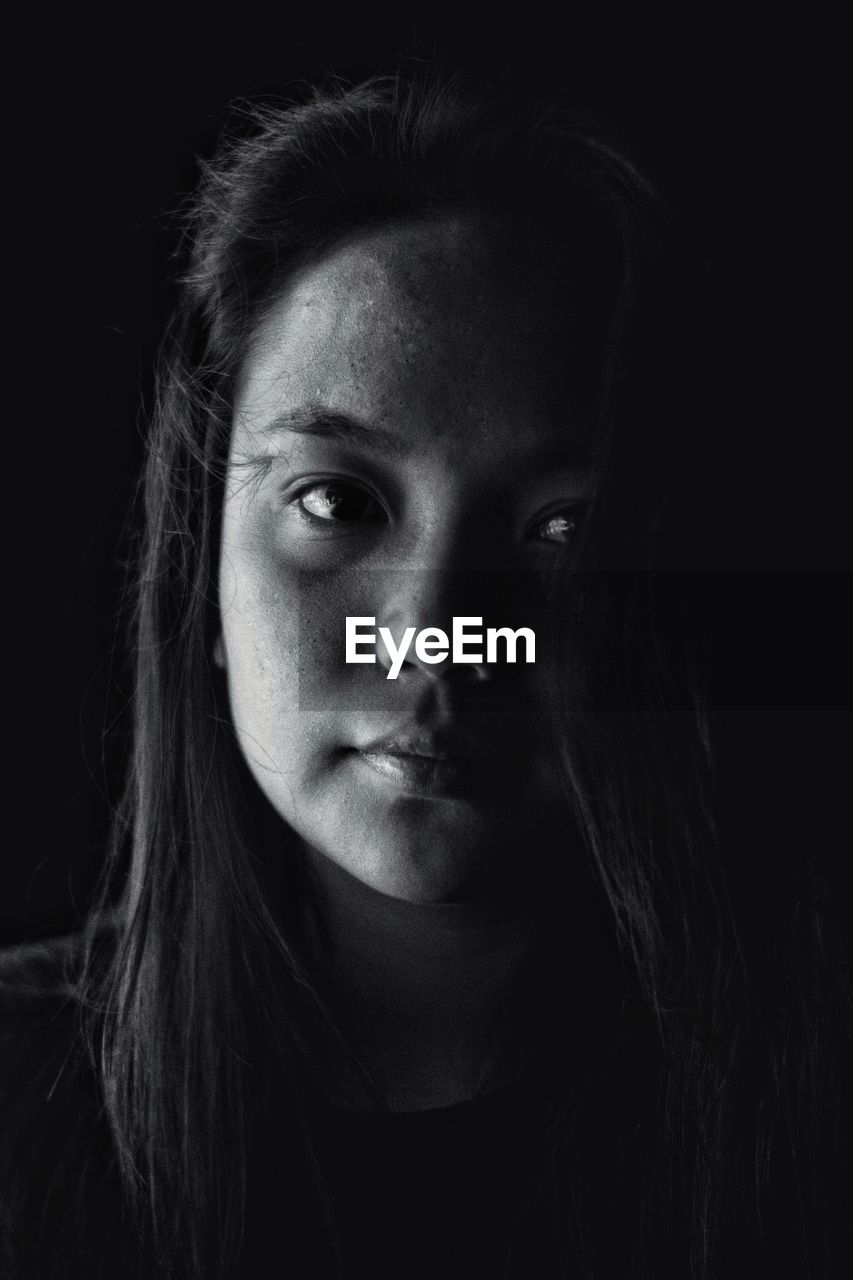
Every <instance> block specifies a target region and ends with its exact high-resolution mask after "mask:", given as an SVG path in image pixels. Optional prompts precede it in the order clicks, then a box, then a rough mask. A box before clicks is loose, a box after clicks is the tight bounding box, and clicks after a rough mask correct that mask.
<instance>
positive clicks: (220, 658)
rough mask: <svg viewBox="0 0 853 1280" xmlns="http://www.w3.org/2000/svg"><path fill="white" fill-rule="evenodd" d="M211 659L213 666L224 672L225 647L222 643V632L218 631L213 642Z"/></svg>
mask: <svg viewBox="0 0 853 1280" xmlns="http://www.w3.org/2000/svg"><path fill="white" fill-rule="evenodd" d="M212 657H213V662H214V665H215V666H217V667H221V668H222V670H223V671H224V670H225V645H224V644H223V641H222V632H221V631H220V632H219V634H218V635H217V637H216V639H215V640H214V642H213V650H212Z"/></svg>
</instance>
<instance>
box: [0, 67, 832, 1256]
mask: <svg viewBox="0 0 853 1280" xmlns="http://www.w3.org/2000/svg"><path fill="white" fill-rule="evenodd" d="M662 222H663V220H662V216H661V213H660V209H659V205H658V201H657V199H656V197H655V195H654V193H653V191H652V190H651V188H650V186H649V184H648V183H647V182H646V181H645V179H644V178H643V177H642V176H641V175H640V174H639V173H638V172H637V171H636V169H635V168H634V167H633V166H632V164H631V163H630V162H629V161H628V160H627V159H626V158H625V157H624V156H623V155H622V154H621V153H620V151H619V150H618V148H617V147H616V146H615V145H614V144H613V142H612V141H611V140H610V139H608V138H607V137H606V135H605V134H604V132H603V131H602V130H601V129H600V128H599V127H598V126H597V125H596V124H595V123H594V122H593V121H591V120H589V119H587V118H586V117H585V116H583V115H580V114H572V113H569V112H566V111H564V110H562V109H560V108H556V107H553V106H551V107H550V108H549V109H547V110H546V109H544V108H543V107H542V106H541V105H539V104H527V105H525V104H520V103H518V102H509V103H508V102H507V101H506V100H505V99H504V98H503V97H502V96H501V95H500V94H498V93H496V92H493V91H487V90H484V89H480V88H475V87H471V86H468V85H466V84H465V83H463V82H460V81H458V80H454V79H452V78H447V77H442V76H440V75H432V74H427V75H422V76H419V77H415V78H411V77H408V76H406V75H404V74H400V75H397V76H393V77H390V78H388V79H384V80H380V81H375V82H371V83H368V84H366V85H363V86H360V87H358V88H356V89H353V90H350V91H340V90H334V91H331V92H318V93H317V94H316V95H315V96H314V97H313V98H311V99H310V100H308V101H305V102H303V103H301V104H299V105H295V106H291V107H287V108H281V107H278V106H276V107H264V108H259V109H258V110H256V111H252V112H251V113H250V114H249V116H248V117H246V118H243V119H242V120H241V121H240V127H239V130H238V131H237V132H235V134H234V135H233V136H232V137H230V138H229V139H228V140H227V141H226V142H225V143H224V145H223V147H222V149H221V150H220V153H219V155H218V156H217V157H216V159H215V160H214V161H213V163H212V164H211V165H210V166H209V167H207V168H206V170H205V174H204V180H203V183H202V185H201V188H200V191H199V194H198V196H197V199H196V201H195V203H194V205H193V208H192V212H191V216H190V218H189V221H188V228H187V266H186V271H185V274H184V283H183V294H182V299H181V304H180V307H179V310H178V312H177V314H176V317H175V320H174V324H173V327H172V329H171V332H170V334H169V338H168V343H167V346H166V348H165V354H164V360H163V364H162V368H161V371H160V383H159V386H160V394H159V399H158V404H157V411H156V415H155V421H154V424H153V430H152V434H151V438H150V442H149V448H148V457H147V467H146V475H145V481H144V500H145V534H144V540H143V545H142V548H141V551H140V555H139V572H138V585H137V593H136V607H135V613H134V643H135V651H136V655H137V659H136V661H137V668H136V670H137V678H136V694H135V705H134V712H135V746H134V755H133V761H132V768H131V771H130V781H129V786H128V790H127V794H126V798H125V801H124V805H123V808H122V811H121V815H120V818H119V820H118V822H117V827H116V836H115V841H114V848H113V853H112V859H111V864H110V869H109V874H108V877H107V879H106V882H105V887H104V893H103V897H102V901H101V904H100V907H99V908H98V910H97V911H96V912H95V913H93V916H92V921H91V927H90V929H89V932H88V936H87V938H86V940H85V946H81V945H80V944H79V942H78V941H77V940H71V941H69V942H68V943H67V944H64V945H63V946H61V947H60V946H58V945H54V946H50V947H46V948H43V949H41V950H40V951H36V952H35V953H30V954H28V955H17V956H12V957H10V958H9V961H8V963H7V966H6V970H7V979H6V983H7V987H8V990H9V1007H10V1009H11V1013H12V1016H11V1018H10V1020H9V1026H10V1027H11V1028H12V1033H13V1034H12V1036H11V1037H10V1038H11V1039H13V1040H14V1041H15V1042H16V1043H20V1044H23V1045H24V1046H25V1052H24V1053H23V1054H19V1055H18V1056H17V1057H16V1056H15V1055H13V1054H12V1053H11V1051H10V1052H9V1053H8V1055H7V1058H8V1061H9V1062H10V1064H11V1065H10V1067H9V1069H8V1071H7V1075H9V1076H10V1077H11V1081H10V1087H9V1090H8V1092H9V1097H10V1098H11V1100H12V1107H13V1110H14V1124H13V1126H12V1134H13V1137H12V1140H11V1142H10V1143H9V1150H10V1153H11V1161H10V1163H11V1166H12V1178H11V1180H10V1185H11V1187H12V1191H11V1193H10V1195H9V1197H8V1205H9V1209H8V1217H9V1226H10V1229H11V1230H10V1238H11V1239H12V1242H13V1243H12V1245H11V1260H12V1265H13V1267H17V1269H18V1272H19V1273H20V1274H22V1275H30V1274H32V1275H42V1274H44V1275H62V1276H65V1275H69V1274H84V1273H85V1274H87V1275H105V1276H106V1275H109V1276H113V1275H135V1274H139V1275H144V1276H149V1275H151V1276H154V1275H176V1276H197V1277H198V1276H200V1277H213V1276H219V1275H222V1276H233V1275H244V1276H259V1275H265V1274H267V1273H268V1271H269V1270H271V1269H272V1267H273V1266H275V1267H276V1268H278V1267H280V1268H281V1269H282V1270H283V1271H285V1272H287V1270H288V1268H289V1274H292V1275H294V1276H300V1277H301V1276H311V1277H314V1276H326V1275H329V1276H336V1275H341V1276H361V1275H384V1274H387V1275H395V1276H398V1275H406V1276H410V1275H442V1276H445V1275H448V1276H449V1275H460V1276H462V1275H464V1276H466V1277H469V1276H477V1275H482V1276H503V1275H509V1276H524V1277H532V1276H536V1277H547V1276H552V1275H553V1276H575V1275H581V1276H594V1277H598V1276H619V1277H623V1276H631V1275H638V1276H655V1277H660V1276H663V1275H673V1276H679V1277H681V1276H691V1277H697V1278H698V1277H710V1276H718V1275H719V1276H729V1275H733V1274H754V1275H758V1274H773V1275H781V1274H796V1275H804V1274H814V1275H819V1274H824V1273H825V1271H822V1270H821V1268H826V1266H827V1265H829V1262H830V1260H831V1258H832V1256H833V1254H832V1250H833V1248H834V1247H835V1243H834V1242H835V1239H836V1237H835V1236H834V1234H833V1232H834V1230H835V1225H834V1224H835V1223H836V1221H837V1219H838V1217H839V1215H840V1213H841V1205H842V1199H841V1196H842V1192H841V1186H842V1184H841V1183H840V1182H835V1181H833V1180H832V1179H831V1178H830V1177H829V1176H828V1171H829V1166H830V1163H831V1161H832V1160H833V1158H834V1155H835V1149H834V1147H833V1143H834V1142H835V1141H836V1139H837V1138H840V1136H841V1135H840V1126H839V1125H838V1124H837V1123H836V1120H837V1115H836V1112H835V1108H836V1107H837V1105H838V1099H837V1093H838V1087H837V1076H836V1075H835V1074H834V1073H835V1072H837V1071H838V1070H839V1069H840V1066H839V1064H838V1062H837V1061H836V1059H835V1058H833V1056H832V1054H831V1053H830V1052H828V1051H825V1044H826V1035H825V1030H824V1029H823V1022H825V1021H827V1020H828V1019H830V1018H832V1017H835V1018H836V1019H838V1018H840V1016H841V1015H840V1012H839V1008H840V1006H839V1007H836V1006H835V1005H834V1004H833V1003H832V1002H833V1001H838V1000H840V999H841V992H842V988H841V985H840V980H839V984H838V985H833V982H834V973H835V970H834V968H833V966H834V965H835V964H836V961H835V959H834V953H833V949H832V948H833V940H832V930H831V920H830V917H829V916H828V914H827V912H826V910H825V908H821V906H820V904H819V903H818V901H817V898H816V896H815V893H814V891H813V890H811V891H810V893H811V896H810V897H808V896H807V897H804V898H803V899H802V906H801V912H800V916H799V919H798V923H797V928H798V930H799V932H798V933H797V935H796V936H793V935H791V936H788V937H786V936H785V935H784V931H780V932H779V933H778V934H773V932H772V930H768V931H767V932H768V936H770V937H771V950H767V948H766V947H764V944H765V942H766V938H765V937H764V936H763V935H762V936H759V935H760V930H758V929H755V928H753V929H752V932H750V927H751V925H754V924H755V921H756V913H755V911H754V910H753V911H752V912H750V911H749V910H746V911H745V912H741V913H740V914H739V904H738V901H737V899H736V898H734V899H733V897H732V894H731V883H730V877H729V873H728V871H727V861H726V854H725V850H724V849H723V847H722V842H721V840H720V836H719V830H718V825H719V824H718V821H717V814H716V810H715V804H716V802H717V797H716V794H715V789H714V785H713V759H714V757H713V744H712V742H711V741H710V738H709V717H708V711H707V705H706V696H705V693H704V691H703V687H702V682H701V664H700V663H699V660H698V656H697V655H698V649H697V646H696V644H695V643H694V641H695V639H696V636H695V635H694V634H693V631H694V629H695V627H694V621H693V613H692V612H691V609H690V608H687V609H685V607H684V601H683V600H682V599H680V598H676V599H669V598H667V596H666V595H665V594H662V590H661V588H662V576H661V575H658V574H657V573H656V570H657V569H659V568H660V567H662V566H664V565H667V566H669V567H672V566H673V565H676V564H678V563H679V561H678V558H677V556H676V547H677V546H679V543H678V540H679V539H681V538H683V537H684V528H683V526H682V525H677V526H676V527H675V528H674V527H673V521H672V517H671V515H670V514H669V513H670V511H671V509H672V506H673V496H672V489H671V487H670V486H671V484H672V483H673V482H677V483H678V485H679V486H680V487H681V491H680V494H679V495H678V500H679V501H680V502H681V504H682V507H683V508H687V507H688V506H689V505H690V503H689V500H688V499H689V495H690V494H691V492H692V490H691V488H690V486H691V484H692V483H693V481H691V479H690V470H689V467H688V466H687V454H688V451H689V449H690V448H692V447H693V444H694V443H695V442H694V441H689V442H688V444H687V447H685V441H684V434H685V433H684V430H683V420H682V419H681V418H680V417H679V409H680V408H682V407H683V404H684V403H685V392H686V389H687V387H688V385H689V379H690V376H691V375H690V368H689V365H688V364H687V363H685V355H686V347H685V346H684V345H683V344H682V345H681V346H679V345H678V342H677V335H678V330H679V326H680V324H681V321H682V316H681V314H680V313H679V312H678V311H677V301H678V294H677V290H676V285H677V283H678V273H677V271H675V270H674V269H673V264H672V263H671V262H670V260H669V259H668V257H667V251H666V247H665V245H666V240H665V236H664V234H663V227H662ZM685 494H686V495H687V498H686V497H685ZM680 554H681V555H682V557H683V563H685V564H689V558H688V556H687V554H686V553H685V552H684V551H683V547H681V548H680ZM679 581H680V580H679ZM352 619H355V620H356V622H357V623H358V624H359V625H360V626H361V629H362V631H361V634H362V641H363V643H362V646H361V649H360V654H361V656H362V657H365V656H366V658H367V659H368V660H367V661H357V660H352V655H349V656H348V654H347V650H346V647H345V636H346V632H347V625H348V620H352ZM460 619H462V620H467V621H468V623H469V624H470V625H469V632H473V633H476V632H478V631H479V632H482V633H485V631H486V629H487V628H488V627H490V626H492V627H495V628H500V627H506V628H509V629H510V630H511V631H513V632H519V638H518V642H517V645H516V652H515V661H512V660H511V657H510V647H509V644H508V643H507V644H506V647H504V642H505V638H504V639H503V640H501V641H500V642H498V643H497V644H496V647H495V649H494V650H492V651H491V657H490V656H489V654H490V651H489V650H488V648H487V647H486V646H485V644H484V643H482V644H479V645H478V644H477V642H476V641H475V642H473V643H472V642H471V641H470V640H469V641H468V644H467V647H464V648H462V649H461V650H456V651H454V652H452V653H449V654H444V653H443V652H440V651H441V650H442V644H441V632H444V633H445V634H446V635H447V637H448V638H449V637H450V636H451V634H452V632H453V627H454V620H456V621H457V622H458V620H460ZM522 631H527V632H529V633H531V634H532V636H533V637H534V647H533V655H534V660H533V661H532V662H531V661H529V658H530V654H531V649H530V647H528V648H527V651H526V654H525V653H524V645H523V641H524V636H523V634H522ZM407 634H408V635H409V645H408V648H405V649H404V645H403V642H404V639H405V637H406V635H407ZM365 637H366V639H365ZM429 642H431V645H430V643H429ZM524 657H527V658H528V660H527V661H525V660H524ZM437 658H438V659H439V660H436V659H437ZM371 659H372V660H371ZM782 914H784V913H782ZM780 918H781V916H780ZM773 946H775V947H777V948H779V949H780V950H779V951H778V952H777V954H782V955H790V956H793V957H794V959H795V961H796V965H795V978H792V979H791V981H790V983H789V985H788V986H785V983H784V982H782V983H780V984H779V985H778V986H777V987H773V985H772V983H770V982H769V981H768V982H767V984H766V986H765V987H762V981H764V979H765V978H766V977H767V975H766V974H765V973H764V969H763V967H762V966H763V965H765V964H766V962H767V961H768V958H769V957H770V955H771V954H772V947H773ZM763 947H764V949H762V948H763ZM785 948H787V950H785ZM780 991H781V993H782V994H781V995H780ZM768 993H769V994H768ZM794 1082H797V1088H798V1089H799V1094H798V1095H797V1096H795V1095H794V1093H793V1092H792V1089H793V1084H794ZM828 1120H830V1121H831V1123H829V1124H828V1123H827V1121H828ZM838 1149H839V1152H840V1150H841V1144H840V1142H839V1144H838ZM833 1197H836V1198H835V1200H834V1201H833ZM809 1268H811V1270H809Z"/></svg>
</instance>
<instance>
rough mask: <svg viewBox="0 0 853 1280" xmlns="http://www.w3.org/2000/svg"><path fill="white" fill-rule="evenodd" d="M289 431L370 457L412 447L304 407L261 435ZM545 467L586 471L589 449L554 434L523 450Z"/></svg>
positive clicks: (357, 422)
mask: <svg viewBox="0 0 853 1280" xmlns="http://www.w3.org/2000/svg"><path fill="white" fill-rule="evenodd" d="M282 431H289V432H292V433H293V434H294V435H304V436H315V437H318V438H320V439H323V440H337V441H340V442H341V443H342V444H355V445H357V446H360V447H361V448H364V449H367V450H369V451H371V452H373V453H384V454H392V455H393V456H394V457H397V458H404V457H408V456H409V455H410V454H411V452H412V446H411V444H409V443H408V442H406V441H405V440H403V439H402V438H401V437H400V436H399V435H398V434H397V432H396V431H389V430H388V428H387V427H380V426H377V425H375V424H372V425H368V424H367V423H366V422H363V421H362V420H361V419H360V418H356V417H353V416H352V415H351V414H349V413H343V412H341V411H338V410H331V409H324V408H322V407H320V406H319V405H306V406H304V407H302V408H299V409H288V410H285V411H284V412H282V413H279V414H277V415H276V417H275V418H273V420H272V421H271V422H270V423H268V424H267V425H266V426H265V427H264V428H263V429H262V431H261V434H262V435H265V436H273V435H277V434H278V433H279V432H282ZM524 453H526V454H528V455H535V457H536V459H537V461H540V462H542V463H545V464H553V465H556V466H560V465H562V466H563V467H567V468H568V469H569V470H572V471H585V470H587V468H589V467H590V466H591V464H592V461H593V459H592V456H591V454H590V451H589V449H588V448H587V447H586V446H584V445H583V444H582V443H581V442H580V441H578V440H573V439H572V438H571V436H569V435H568V434H565V435H557V434H555V435H554V436H553V437H551V439H549V440H548V441H547V443H546V444H545V445H544V447H539V448H535V449H532V450H529V451H528V450H525V451H524ZM519 456H520V455H519Z"/></svg>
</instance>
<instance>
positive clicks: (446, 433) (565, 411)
mask: <svg viewBox="0 0 853 1280" xmlns="http://www.w3.org/2000/svg"><path fill="white" fill-rule="evenodd" d="M571 304H572V298H571V293H570V289H569V286H568V285H567V283H566V280H565V278H563V277H562V273H561V272H559V271H556V270H555V268H554V266H553V262H549V261H548V259H547V257H546V255H545V254H544V253H541V252H537V251H536V250H535V249H533V248H532V247H530V245H528V244H526V243H525V242H522V240H521V239H520V238H516V239H512V238H509V239H508V238H507V237H506V235H504V236H498V235H497V234H495V233H494V231H493V230H490V229H489V228H488V227H487V226H486V225H485V224H484V223H483V222H481V221H478V220H477V219H475V218H474V217H462V216H459V217H456V216H447V217H445V218H442V219H439V220H436V221H432V222H422V223H411V224H404V223H399V224H392V225H388V226H385V227H382V228H380V229H377V230H372V231H370V232H365V233H363V234H361V235H359V236H356V237H353V238H352V239H351V240H349V241H347V242H344V243H341V244H339V245H338V246H337V247H336V248H334V249H333V250H331V251H330V252H328V253H327V255H326V256H324V257H323V258H321V259H320V260H318V261H316V262H315V263H313V264H312V265H309V266H307V267H304V268H302V269H301V271H300V272H299V273H298V274H297V275H296V276H295V278H293V279H292V280H291V282H290V284H289V286H288V288H287V290H286V292H285V293H284V294H283V295H282V296H281V297H280V298H279V299H278V300H277V301H276V303H275V304H274V305H273V306H271V307H270V308H269V309H268V311H267V313H266V315H265V317H264V318H263V320H262V322H261V323H260V325H259V326H258V328H257V329H256V331H255V334H254V338H253V342H252V344H251V346H250V349H249V354H248V356H247V359H246V360H245V363H244V365H243V368H242V370H241V372H240V376H239V378H238V381H237V387H236V397H235V408H234V422H233V432H232V441H231V451H230V458H229V468H228V477H227V482H226V497H225V506H224V513H223V532H222V553H221V562H220V580H219V596H220V609H221V625H222V633H221V638H220V639H219V640H218V641H217V646H216V659H217V661H218V662H219V664H220V665H222V666H224V668H225V670H226V672H227V680H228V691H229V700H230V706H231V713H232V717H233V721H234V726H235V729H236V733H237V739H238V742H239V744H240V748H241V750H242V752H243V755H244V756H245V759H246V762H247V764H248V766H249V769H250V770H251V772H252V774H253V776H254V778H255V780H256V781H257V783H258V786H259V787H260V788H261V790H262V792H263V793H264V795H265V796H266V797H267V799H268V800H269V802H270V803H271V804H272V806H273V807H274V809H275V810H276V811H277V813H278V814H279V815H280V816H281V818H283V819H284V820H285V822H286V823H287V824H288V826H289V827H290V828H292V830H293V831H294V832H295V833H296V834H297V836H298V837H299V838H300V839H301V840H302V841H303V842H304V846H305V847H306V848H307V849H308V850H309V851H313V852H315V853H316V852H319V853H320V854H323V855H325V856H327V857H328V858H331V859H332V860H334V861H335V862H337V863H339V864H340V865H342V866H343V867H345V868H346V869H347V870H348V871H350V872H351V873H352V874H354V875H356V876H357V877H359V878H360V879H362V880H363V881H365V882H366V883H368V884H370V885H372V886H373V887H374V888H376V889H378V890H380V891H382V892H385V893H388V894H392V895H394V896H396V897H402V898H408V899H411V900H413V901H452V900H455V899H464V898H468V897H472V896H474V897H475V896H478V895H480V894H485V893H488V891H489V886H490V884H491V882H492V881H495V882H497V881H498V880H501V881H502V882H503V883H506V882H507V878H509V881H510V882H511V881H512V880H513V878H514V879H516V880H518V881H519V882H523V881H525V880H526V881H528V882H529V881H531V880H534V881H535V878H536V867H537V861H538V862H539V864H540V865H543V862H542V860H543V859H544V857H545V854H546V851H547V850H548V849H549V848H553V846H554V842H555V840H562V841H563V842H564V841H565V838H566V821H565V815H564V813H563V811H562V808H561V801H560V799H559V788H558V781H557V768H556V763H555V751H554V746H553V740H552V739H553V730H552V726H551V720H550V716H549V695H548V690H549V673H550V672H552V671H553V668H554V663H555V637H554V636H553V635H552V634H551V633H550V632H551V630H552V623H553V617H554V614H553V610H552V609H550V608H549V604H548V596H549V590H550V588H551V587H553V584H554V581H555V576H556V575H557V569H558V564H559V563H560V560H561V557H562V556H564V555H565V548H566V546H570V544H571V541H572V536H573V529H574V527H575V525H576V522H577V520H578V519H579V517H580V513H581V510H582V507H583V504H584V502H585V501H586V500H588V499H589V497H590V496H591V488H592V482H593V475H592V469H591V466H590V465H589V458H588V454H587V448H588V443H589V424H588V421H587V420H586V418H585V415H584V413H583V411H582V409H581V407H580V405H581V402H582V396H581V395H580V385H581V382H582V380H583V379H582V377H581V371H580V370H578V369H577V368H573V360H572V351H573V346H576V345H577V344H576V343H574V340H573V336H572V335H573V331H575V326H576V324H577V320H576V318H575V317H574V316H573V313H572V306H571ZM348 617H350V618H360V619H364V618H371V619H374V622H373V623H362V624H360V630H361V632H362V633H363V634H370V633H373V634H375V635H376V637H377V641H376V644H375V645H373V646H371V645H370V644H363V645H362V646H360V649H359V652H360V653H362V654H367V655H370V654H374V655H375V658H376V661H375V662H374V663H365V662H360V663H353V662H347V661H346V660H345V656H346V649H345V632H346V619H347V618H348ZM454 617H466V618H472V617H478V618H482V620H483V621H482V625H481V626H477V625H469V627H468V630H469V632H475V633H476V632H482V633H483V634H484V636H485V630H486V628H487V627H490V626H494V627H509V628H511V629H512V630H513V631H514V630H517V629H518V628H520V627H527V628H530V629H531V630H533V632H534V634H535V636H536V651H535V662H533V663H528V662H525V661H524V656H525V647H524V643H523V642H520V643H519V647H518V652H517V661H516V662H515V663H514V664H512V663H509V662H507V661H506V658H505V655H506V650H505V649H504V647H503V642H502V641H501V642H499V645H498V653H497V656H498V658H499V659H501V660H500V661H498V662H493V663H482V664H470V663H461V662H456V663H454V662H453V660H452V655H451V656H449V657H447V658H446V659H445V660H444V661H442V662H440V663H431V662H429V661H427V660H426V659H425V658H424V657H423V654H427V653H429V652H432V653H435V652H436V651H435V649H433V650H432V651H430V650H428V649H426V648H424V649H422V652H421V654H419V653H418V652H417V651H416V649H415V644H414V640H413V641H412V644H411V646H410V648H409V650H408V652H407V654H406V656H405V659H404V660H403V661H402V665H400V661H399V659H398V663H397V665H398V667H399V671H398V674H397V676H396V679H389V678H387V677H388V673H389V670H391V668H392V658H391V655H390V654H389V651H388V649H387V648H386V646H385V645H384V643H383V642H382V640H381V639H380V638H379V634H378V631H379V628H380V627H385V628H388V629H389V631H390V633H391V635H392V637H393V640H394V642H395V644H399V642H400V641H401V640H402V638H403V634H404V632H405V630H406V629H407V628H410V627H413V628H415V635H417V633H418V632H420V631H421V630H422V629H423V628H427V627H430V628H434V627H437V628H441V629H443V630H444V631H445V632H447V633H448V636H450V634H451V632H452V627H453V621H452V620H453V618H454ZM466 650H467V653H468V654H474V653H476V652H477V651H478V650H481V651H482V652H483V657H485V656H486V653H485V645H484V644H483V645H477V644H472V643H470V641H469V643H468V644H467V646H466Z"/></svg>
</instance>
